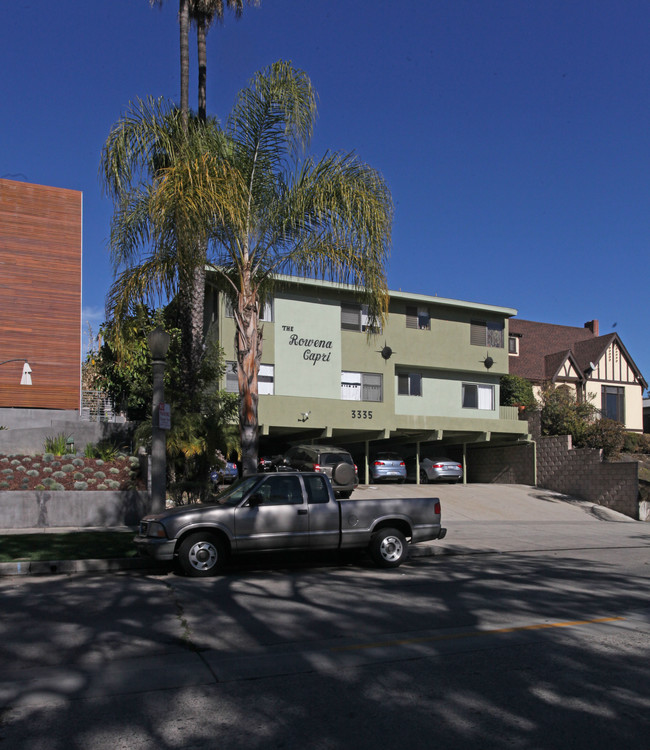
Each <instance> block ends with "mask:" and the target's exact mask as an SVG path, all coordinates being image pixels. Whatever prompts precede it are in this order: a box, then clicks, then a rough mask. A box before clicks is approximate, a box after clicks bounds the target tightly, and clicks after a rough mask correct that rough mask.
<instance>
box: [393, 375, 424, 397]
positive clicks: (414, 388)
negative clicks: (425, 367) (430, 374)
mask: <svg viewBox="0 0 650 750" xmlns="http://www.w3.org/2000/svg"><path fill="white" fill-rule="evenodd" d="M397 393H398V395H400V396H421V395H422V375H420V373H419V372H400V373H398V374H397Z"/></svg>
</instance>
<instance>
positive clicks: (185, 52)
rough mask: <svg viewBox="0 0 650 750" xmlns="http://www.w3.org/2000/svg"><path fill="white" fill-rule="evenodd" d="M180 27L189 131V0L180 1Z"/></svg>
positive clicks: (184, 114)
mask: <svg viewBox="0 0 650 750" xmlns="http://www.w3.org/2000/svg"><path fill="white" fill-rule="evenodd" d="M178 25H179V26H180V41H181V118H182V122H183V129H184V130H185V131H187V120H188V117H189V112H190V6H189V0H179V1H178Z"/></svg>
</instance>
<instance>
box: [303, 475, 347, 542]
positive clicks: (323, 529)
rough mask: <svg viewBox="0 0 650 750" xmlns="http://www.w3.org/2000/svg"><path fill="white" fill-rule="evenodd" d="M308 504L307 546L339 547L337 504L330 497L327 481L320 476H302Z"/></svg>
mask: <svg viewBox="0 0 650 750" xmlns="http://www.w3.org/2000/svg"><path fill="white" fill-rule="evenodd" d="M303 480H304V482H305V488H306V489H307V501H308V503H309V546H310V547H320V548H324V549H336V548H337V547H338V546H339V528H340V523H339V504H338V503H337V502H336V500H333V499H332V498H331V496H330V491H329V488H328V486H327V480H326V479H325V477H323V476H321V475H320V474H308V475H306V476H303Z"/></svg>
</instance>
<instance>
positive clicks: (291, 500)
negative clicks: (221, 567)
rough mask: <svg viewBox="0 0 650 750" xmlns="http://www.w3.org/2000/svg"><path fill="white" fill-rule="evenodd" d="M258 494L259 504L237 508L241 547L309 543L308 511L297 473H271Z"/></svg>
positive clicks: (265, 547)
mask: <svg viewBox="0 0 650 750" xmlns="http://www.w3.org/2000/svg"><path fill="white" fill-rule="evenodd" d="M255 495H256V498H257V499H256V504H254V505H249V504H246V505H243V506H241V507H239V508H236V509H235V544H236V545H237V549H238V550H272V549H287V548H289V547H296V548H299V547H308V546H309V511H308V507H307V504H306V503H305V499H304V497H303V492H302V485H301V484H300V479H299V477H298V476H297V475H296V474H283V473H280V474H270V475H269V476H268V477H266V479H265V480H264V482H262V484H260V485H258V487H257V489H256V490H255Z"/></svg>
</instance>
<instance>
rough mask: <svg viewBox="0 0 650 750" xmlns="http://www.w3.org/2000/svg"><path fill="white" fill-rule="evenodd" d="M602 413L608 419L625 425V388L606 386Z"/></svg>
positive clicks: (603, 392) (603, 394)
mask: <svg viewBox="0 0 650 750" xmlns="http://www.w3.org/2000/svg"><path fill="white" fill-rule="evenodd" d="M600 412H601V414H602V416H603V417H605V418H607V419H615V420H616V421H617V422H623V423H625V388H619V387H617V386H614V385H604V386H603V389H602V402H601V407H600Z"/></svg>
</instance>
